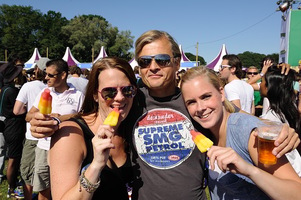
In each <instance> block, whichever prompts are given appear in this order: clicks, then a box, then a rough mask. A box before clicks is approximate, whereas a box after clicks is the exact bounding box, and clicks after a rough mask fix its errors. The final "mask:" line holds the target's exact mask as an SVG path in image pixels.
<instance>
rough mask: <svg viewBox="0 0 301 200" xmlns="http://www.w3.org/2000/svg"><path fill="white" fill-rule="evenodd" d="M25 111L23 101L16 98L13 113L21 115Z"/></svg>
mask: <svg viewBox="0 0 301 200" xmlns="http://www.w3.org/2000/svg"><path fill="white" fill-rule="evenodd" d="M25 112H26V105H25V104H24V103H23V102H21V101H18V100H16V101H15V105H14V109H13V113H14V114H15V115H21V114H23V113H25Z"/></svg>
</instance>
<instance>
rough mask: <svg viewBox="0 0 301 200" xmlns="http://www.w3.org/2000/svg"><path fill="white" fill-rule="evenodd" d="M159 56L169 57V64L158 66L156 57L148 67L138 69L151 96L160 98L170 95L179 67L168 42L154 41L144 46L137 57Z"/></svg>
mask: <svg viewBox="0 0 301 200" xmlns="http://www.w3.org/2000/svg"><path fill="white" fill-rule="evenodd" d="M159 54H165V55H169V56H170V58H171V59H170V64H168V65H166V66H163V65H160V63H157V62H156V61H155V59H156V57H154V58H152V61H151V62H150V64H149V65H148V66H144V67H143V68H140V75H141V78H142V80H143V82H144V83H145V84H146V86H147V87H148V88H149V90H150V92H151V93H152V95H159V96H162V95H163V94H164V95H163V96H168V95H171V94H169V93H168V92H169V91H171V93H172V92H173V91H174V89H175V84H176V72H177V71H178V70H179V67H180V62H176V60H175V59H174V58H173V54H172V50H171V44H170V42H169V41H168V40H167V39H166V38H161V39H158V40H155V41H154V42H152V43H150V44H147V45H145V46H144V47H143V48H142V51H141V52H140V54H139V55H138V57H139V58H141V57H142V56H155V55H159ZM159 57H160V56H158V57H157V59H158V58H159ZM158 93H160V94H158Z"/></svg>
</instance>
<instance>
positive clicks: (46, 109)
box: [38, 89, 52, 115]
mask: <svg viewBox="0 0 301 200" xmlns="http://www.w3.org/2000/svg"><path fill="white" fill-rule="evenodd" d="M51 104H52V96H51V95H50V90H49V89H45V90H44V91H43V92H42V95H41V98H40V102H39V105H38V109H39V110H40V113H42V114H44V115H48V114H50V113H51Z"/></svg>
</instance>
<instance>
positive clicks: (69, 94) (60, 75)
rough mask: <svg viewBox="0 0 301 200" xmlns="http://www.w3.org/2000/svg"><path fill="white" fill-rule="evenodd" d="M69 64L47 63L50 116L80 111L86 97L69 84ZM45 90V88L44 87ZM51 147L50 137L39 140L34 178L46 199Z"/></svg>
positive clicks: (35, 105) (34, 109)
mask: <svg viewBox="0 0 301 200" xmlns="http://www.w3.org/2000/svg"><path fill="white" fill-rule="evenodd" d="M67 76H68V64H67V63H66V62H65V61H64V60H62V59H54V60H51V61H49V62H47V64H46V77H45V79H46V80H47V86H48V89H49V90H50V94H51V96H52V111H51V114H50V117H54V118H57V117H59V116H60V115H67V114H73V113H78V112H79V111H80V109H81V105H82V102H83V99H84V95H83V93H82V92H80V91H78V90H76V88H74V87H73V86H71V85H68V84H67ZM44 90H45V89H44ZM44 90H42V91H41V92H40V93H39V95H38V96H37V97H36V99H35V101H34V103H33V106H32V108H31V109H30V110H29V112H28V113H27V115H26V121H30V120H31V119H32V117H33V116H34V115H35V113H36V112H39V109H38V104H39V100H40V96H41V94H42V92H43V91H44ZM49 149H50V138H44V139H41V140H39V142H38V144H37V148H36V151H35V153H36V158H35V172H34V178H33V185H34V188H33V190H34V191H38V192H40V193H41V194H42V195H43V196H44V197H45V198H46V199H51V193H50V177H49V165H48V162H47V155H48V151H49Z"/></svg>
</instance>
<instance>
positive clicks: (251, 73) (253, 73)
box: [247, 72, 258, 75]
mask: <svg viewBox="0 0 301 200" xmlns="http://www.w3.org/2000/svg"><path fill="white" fill-rule="evenodd" d="M247 74H248V75H257V74H258V72H247Z"/></svg>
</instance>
